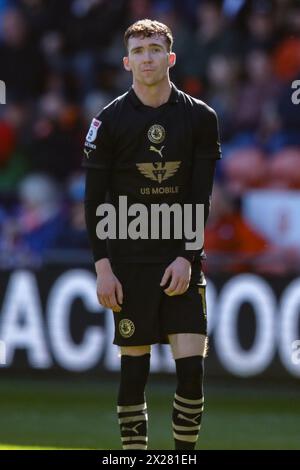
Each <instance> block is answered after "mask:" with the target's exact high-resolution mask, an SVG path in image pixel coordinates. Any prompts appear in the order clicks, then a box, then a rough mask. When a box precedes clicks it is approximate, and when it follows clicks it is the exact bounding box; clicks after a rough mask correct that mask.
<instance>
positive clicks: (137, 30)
mask: <svg viewBox="0 0 300 470" xmlns="http://www.w3.org/2000/svg"><path fill="white" fill-rule="evenodd" d="M156 35H157V36H163V37H164V38H165V40H166V43H167V48H168V52H170V51H171V50H172V46H173V35H172V31H171V30H170V28H169V27H168V26H166V25H165V24H163V23H159V21H155V20H149V19H144V20H139V21H136V22H135V23H133V24H132V25H131V26H129V28H127V30H126V31H125V34H124V43H125V47H126V49H127V50H128V40H129V38H130V37H133V38H137V37H141V38H149V37H151V36H156Z"/></svg>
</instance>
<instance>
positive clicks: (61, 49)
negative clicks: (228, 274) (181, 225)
mask: <svg viewBox="0 0 300 470" xmlns="http://www.w3.org/2000/svg"><path fill="white" fill-rule="evenodd" d="M142 18H152V19H157V20H159V21H162V22H164V23H166V24H167V25H169V26H170V27H171V29H172V31H173V34H174V37H175V44H174V50H175V52H176V53H177V65H176V67H175V68H174V69H173V70H172V71H171V78H172V81H174V83H175V84H176V86H178V87H179V88H181V89H183V90H184V91H186V92H187V93H190V94H192V95H193V96H196V97H198V98H200V99H203V100H204V101H206V102H207V103H208V104H209V105H210V106H212V107H213V108H214V109H215V110H216V111H217V113H218V115H219V121H220V131H221V140H222V148H223V159H222V160H221V162H220V164H219V167H218V174H217V183H216V185H215V190H214V195H213V209H212V212H211V215H210V219H209V222H208V226H207V230H206V235H205V240H206V252H207V254H208V260H207V261H206V271H207V272H216V271H217V272H218V271H233V272H241V271H246V270H250V271H257V272H265V273H273V274H274V273H277V274H282V273H286V272H297V271H298V272H299V271H300V229H299V224H300V221H297V220H296V219H297V217H296V215H295V210H294V211H293V210H292V209H291V208H290V207H289V204H285V205H284V206H281V209H280V210H279V209H278V204H279V205H280V201H281V194H285V195H286V194H287V192H288V195H290V198H289V199H288V200H295V201H296V202H297V197H298V196H299V195H300V132H299V131H300V104H299V105H296V104H294V103H293V102H292V99H291V95H292V93H293V90H292V83H293V81H294V80H297V79H300V2H299V1H293V0H274V1H267V0H262V1H252V0H223V1H204V0H202V1H201V0H185V1H180V0H64V1H60V0H47V1H46V0H19V1H17V0H16V1H13V0H11V1H9V0H0V23H1V27H0V79H1V80H3V81H5V83H6V103H7V104H5V105H0V229H1V232H0V268H2V269H9V268H13V267H16V266H18V267H20V266H32V267H38V266H40V265H41V263H47V262H55V260H58V259H59V260H60V261H61V260H64V261H66V262H67V261H70V262H74V261H75V262H77V261H78V260H81V259H82V260H84V259H90V258H89V256H90V254H89V244H88V240H87V237H86V232H85V222H84V215H83V205H82V200H83V195H84V174H83V173H82V170H81V168H80V162H81V158H82V146H83V141H84V137H85V134H86V132H87V129H88V125H89V121H90V119H91V118H92V117H94V115H95V114H96V113H97V112H98V111H99V109H101V107H103V106H105V105H106V104H107V103H108V102H110V101H111V100H112V99H113V98H114V97H115V96H117V95H118V94H123V93H124V92H125V91H126V89H128V88H129V87H130V85H131V76H130V74H128V73H127V72H125V71H124V70H123V69H122V61H121V59H122V57H123V55H124V52H125V51H124V48H123V33H124V31H125V29H126V28H127V27H128V25H129V24H131V23H133V22H134V21H136V20H138V19H142ZM253 191H254V192H255V193H256V194H258V195H259V194H260V193H261V194H263V195H264V199H263V200H264V201H266V200H267V202H268V201H270V203H273V205H272V204H270V208H269V205H268V203H264V204H263V203H260V202H259V201H260V199H259V197H258V199H257V201H258V202H256V205H255V208H254V215H253V211H252V216H251V217H247V215H248V214H247V210H246V209H245V207H248V206H247V204H245V200H246V199H247V197H248V195H249V194H250V193H251V194H253ZM266 191H267V192H268V193H267V196H268V197H267V199H266V198H265V194H266ZM299 197H300V196H299ZM295 198H296V199H295ZM299 200H300V199H298V204H299ZM274 201H275V202H276V201H278V204H277V209H278V210H277V209H276V204H275V209H274ZM299 207H300V204H299V205H298V208H299ZM263 211H273V212H274V211H275V215H274V217H273V218H271V219H272V221H271V222H270V224H271V225H270V226H269V229H270V227H271V226H272V224H273V226H274V229H272V230H269V231H268V230H264V228H266V227H264V220H265V221H266V222H265V224H267V220H269V219H268V217H267V216H268V215H270V214H266V217H265V215H264V212H263ZM280 211H281V212H280ZM296 212H297V211H296ZM298 212H299V214H300V211H298ZM256 216H257V220H258V221H257V223H255V220H256ZM259 221H260V222H259ZM261 221H262V222H261ZM297 230H298V232H297ZM291 231H293V233H294V234H296V235H295V236H294V237H293V236H290V235H291V233H290V232H291ZM297 233H298V234H299V238H298V237H297ZM86 257H88V258H86Z"/></svg>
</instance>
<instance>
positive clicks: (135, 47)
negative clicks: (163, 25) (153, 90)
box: [123, 36, 176, 86]
mask: <svg viewBox="0 0 300 470" xmlns="http://www.w3.org/2000/svg"><path fill="white" fill-rule="evenodd" d="M175 59H176V56H175V54H174V53H173V52H171V53H169V52H168V49H167V44H166V41H165V39H164V38H162V37H160V36H152V37H149V38H129V41H128V56H127V57H124V59H123V61H124V67H125V69H126V70H128V71H130V72H132V75H133V79H134V80H136V81H138V82H140V83H141V84H143V85H148V86H150V85H155V84H157V83H159V82H160V81H162V80H164V79H165V78H166V77H167V75H168V69H169V67H172V66H173V65H174V64H175Z"/></svg>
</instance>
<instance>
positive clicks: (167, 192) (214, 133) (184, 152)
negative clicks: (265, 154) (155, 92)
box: [82, 84, 221, 263]
mask: <svg viewBox="0 0 300 470" xmlns="http://www.w3.org/2000/svg"><path fill="white" fill-rule="evenodd" d="M84 154H85V156H84V159H83V163H82V164H83V166H84V167H85V168H89V169H90V170H91V171H96V173H97V174H98V177H99V178H100V179H99V181H97V177H96V179H95V185H94V183H91V180H90V178H88V180H87V186H88V187H87V194H88V200H87V201H86V206H85V207H86V211H87V216H86V218H87V224H88V225H89V226H88V232H89V234H90V237H91V243H92V249H93V252H94V258H95V261H97V260H98V259H101V257H106V256H109V258H110V259H111V260H112V261H113V262H117V263H120V262H123V263H127V262H128V263H143V262H144V263H154V262H155V263H157V262H171V261H173V260H174V259H175V258H176V257H177V256H184V257H186V258H187V259H189V260H192V259H194V258H195V257H196V256H198V258H199V257H200V258H201V257H203V249H202V247H196V248H197V249H196V250H195V253H190V250H188V251H187V250H185V245H184V243H183V242H185V240H183V239H176V238H175V237H174V231H173V226H172V224H173V222H172V217H171V220H170V228H171V237H170V239H163V238H162V237H159V238H158V239H155V238H154V237H152V238H151V237H149V229H148V239H147V238H142V237H140V238H137V239H134V240H133V239H131V238H130V237H127V238H126V237H125V238H122V237H119V236H117V237H116V239H112V238H111V239H110V240H108V243H107V247H108V251H105V246H106V244H105V245H104V243H103V241H101V240H99V242H98V241H97V238H96V235H95V231H96V229H95V225H96V223H97V220H95V219H96V216H95V214H92V211H94V212H95V207H97V205H96V203H98V205H99V204H100V203H101V200H102V201H103V197H104V196H103V191H104V188H106V190H107V191H108V193H109V202H110V203H111V204H113V205H114V207H115V208H116V210H117V211H118V209H119V197H120V196H126V197H127V205H128V207H129V206H130V205H132V204H136V203H142V204H143V205H144V206H146V207H147V209H148V210H149V208H150V206H151V205H152V204H162V203H165V204H167V205H169V206H171V205H172V204H175V203H176V204H179V205H180V206H181V207H183V204H186V203H189V202H191V203H193V204H196V203H203V204H204V205H205V214H206V215H205V217H207V215H208V211H209V199H210V194H211V187H212V180H213V175H214V167H215V161H216V160H218V159H220V158H221V152H220V143H219V133H218V120H217V116H216V113H215V112H214V110H213V109H211V108H210V107H209V106H207V105H206V104H205V103H204V102H202V101H200V100H197V99H195V98H193V97H191V96H189V95H187V94H186V93H184V92H182V91H180V90H178V89H177V88H176V87H175V86H174V85H173V84H172V91H171V95H170V98H169V100H168V101H167V102H166V103H164V104H162V105H161V106H159V107H157V108H153V107H151V106H146V105H144V104H143V103H141V102H140V100H139V99H138V97H137V96H136V94H135V92H134V90H133V89H131V90H130V91H129V92H127V93H125V94H124V95H122V96H119V97H118V98H116V99H115V100H114V101H113V102H112V103H110V104H109V105H108V106H106V107H105V108H104V109H103V110H102V111H101V112H100V113H99V114H98V115H97V117H96V118H94V119H93V121H92V122H91V126H90V129H89V131H88V134H87V139H86V142H85V147H84ZM97 170H98V171H97ZM100 170H101V171H102V173H101V175H100ZM90 183H91V184H90ZM92 185H93V186H92ZM99 191H100V193H101V194H99ZM96 195H99V200H97V198H96ZM100 199H101V200H100ZM90 200H92V201H96V203H94V205H93V204H92V203H91V202H88V201H90ZM126 213H127V211H126V210H124V209H121V214H126ZM117 220H118V217H117ZM130 221H131V219H130V217H128V219H127V225H128V223H129V222H130Z"/></svg>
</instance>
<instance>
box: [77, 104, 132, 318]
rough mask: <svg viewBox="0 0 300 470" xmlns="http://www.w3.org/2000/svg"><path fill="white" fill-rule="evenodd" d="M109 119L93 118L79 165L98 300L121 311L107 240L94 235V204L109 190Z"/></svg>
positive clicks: (110, 158) (118, 291)
mask: <svg viewBox="0 0 300 470" xmlns="http://www.w3.org/2000/svg"><path fill="white" fill-rule="evenodd" d="M111 142H112V139H111V135H110V130H109V121H108V119H107V117H106V116H105V113H104V112H102V113H101V114H100V115H99V116H97V118H95V119H93V120H92V122H91V125H90V129H89V131H88V134H87V136H86V141H85V145H84V160H83V162H82V165H83V166H84V167H85V168H86V169H87V172H86V183H85V200H84V210H85V220H86V227H87V232H88V236H89V240H90V244H91V248H92V252H93V257H94V261H95V269H96V273H97V297H98V300H99V302H100V303H101V304H102V305H103V306H104V307H107V308H111V309H112V310H114V311H120V310H121V307H120V304H122V300H123V292H122V286H121V284H120V282H119V280H118V279H117V278H116V276H115V275H114V273H113V271H112V268H111V264H110V261H109V257H108V251H107V243H106V240H101V239H100V238H98V237H97V233H96V227H97V223H98V219H97V216H96V211H97V207H98V206H99V205H100V204H104V203H105V199H106V194H107V191H108V190H109V180H110V172H111V168H112V158H113V151H112V145H111Z"/></svg>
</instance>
